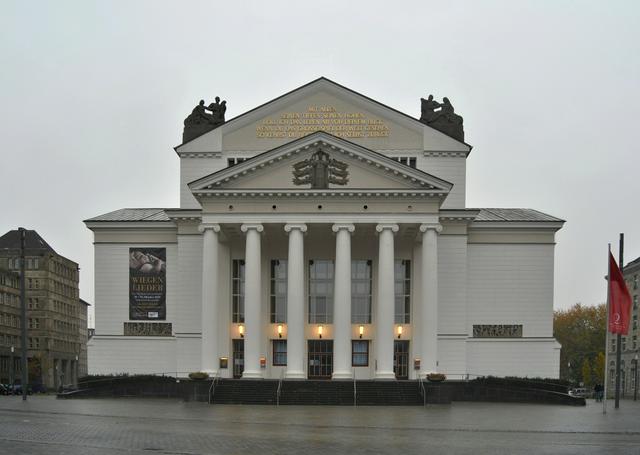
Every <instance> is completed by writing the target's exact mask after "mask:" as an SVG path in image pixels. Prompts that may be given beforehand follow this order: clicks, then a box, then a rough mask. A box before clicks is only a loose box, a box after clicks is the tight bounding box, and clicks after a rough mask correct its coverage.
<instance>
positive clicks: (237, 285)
mask: <svg viewBox="0 0 640 455" xmlns="http://www.w3.org/2000/svg"><path fill="white" fill-rule="evenodd" d="M232 268H233V278H232V286H231V314H232V318H233V320H232V322H236V323H241V322H244V259H234V260H233V265H232Z"/></svg>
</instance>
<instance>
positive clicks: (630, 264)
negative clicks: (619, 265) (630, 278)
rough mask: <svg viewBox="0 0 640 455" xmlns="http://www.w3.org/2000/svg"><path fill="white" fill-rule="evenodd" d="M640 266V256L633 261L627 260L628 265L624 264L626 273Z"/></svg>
mask: <svg viewBox="0 0 640 455" xmlns="http://www.w3.org/2000/svg"><path fill="white" fill-rule="evenodd" d="M639 267H640V257H639V258H636V259H634V260H633V261H631V262H627V265H625V266H624V273H627V272H631V271H633V269H636V268H639Z"/></svg>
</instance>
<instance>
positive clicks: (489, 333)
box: [473, 324, 522, 338]
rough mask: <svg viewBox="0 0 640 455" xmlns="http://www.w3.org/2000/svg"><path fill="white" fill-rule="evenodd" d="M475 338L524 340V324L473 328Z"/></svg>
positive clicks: (490, 325) (475, 326)
mask: <svg viewBox="0 0 640 455" xmlns="http://www.w3.org/2000/svg"><path fill="white" fill-rule="evenodd" d="M473 337H474V338H522V324H489V325H480V324H479V325H475V324H474V326H473Z"/></svg>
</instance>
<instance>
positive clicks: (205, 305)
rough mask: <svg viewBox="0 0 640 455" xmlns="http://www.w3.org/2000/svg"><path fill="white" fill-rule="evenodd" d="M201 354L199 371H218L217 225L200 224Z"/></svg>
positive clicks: (213, 373) (212, 373)
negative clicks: (201, 234)
mask: <svg viewBox="0 0 640 455" xmlns="http://www.w3.org/2000/svg"><path fill="white" fill-rule="evenodd" d="M198 229H199V230H200V232H202V233H203V242H202V313H201V318H200V319H201V321H200V322H201V324H202V351H201V352H202V353H201V360H200V370H201V371H206V372H207V373H209V374H210V375H215V374H216V373H217V371H218V331H217V330H216V329H217V327H218V298H219V297H218V294H217V293H218V281H219V270H218V254H219V245H218V241H219V240H218V233H219V232H220V226H219V225H217V224H202V225H200V227H199V228H198Z"/></svg>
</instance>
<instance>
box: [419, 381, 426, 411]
mask: <svg viewBox="0 0 640 455" xmlns="http://www.w3.org/2000/svg"><path fill="white" fill-rule="evenodd" d="M418 392H419V393H420V396H421V397H422V406H427V390H426V389H425V388H424V378H423V377H422V376H420V375H418Z"/></svg>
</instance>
